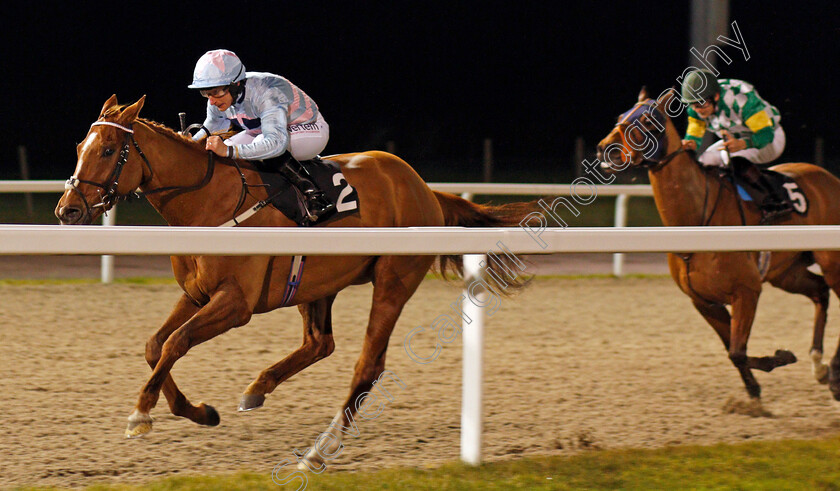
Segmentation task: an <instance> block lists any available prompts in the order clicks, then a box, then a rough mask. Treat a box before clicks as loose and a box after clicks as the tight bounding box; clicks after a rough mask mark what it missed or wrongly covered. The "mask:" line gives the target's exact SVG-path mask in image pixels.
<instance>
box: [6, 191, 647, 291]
mask: <svg viewBox="0 0 840 491" xmlns="http://www.w3.org/2000/svg"><path fill="white" fill-rule="evenodd" d="M429 186H430V187H431V188H432V189H436V190H439V191H445V192H449V193H454V194H459V193H460V194H461V195H462V196H463V197H464V198H465V199H469V200H472V198H473V196H474V195H476V194H482V195H512V196H569V195H570V194H571V193H572V189H571V185H570V184H499V183H451V182H433V183H429ZM594 189H595V192H596V193H597V195H598V196H618V199H616V202H615V226H616V227H624V226H625V225H626V223H627V209H628V200H629V198H630V196H653V191H652V190H651V188H650V186H647V185H610V186H601V185H599V186H594ZM61 192H64V181H34V180H26V181H2V180H0V193H61ZM115 215H116V207H114V208H113V209H112V211H111V212H110V213H109V214H108V215H107V216H106V217H104V218H103V223H102V224H103V225H106V226H108V225H114V224H115V223H116V219H115ZM101 269H102V274H101V276H102V282H103V283H110V282H111V281H113V278H114V258H113V257H111V256H103V257H102V268H101ZM623 272H624V255H623V254H622V253H615V254H613V275H615V276H622V275H623Z"/></svg>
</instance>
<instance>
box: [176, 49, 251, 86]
mask: <svg viewBox="0 0 840 491" xmlns="http://www.w3.org/2000/svg"><path fill="white" fill-rule="evenodd" d="M240 80H245V65H243V64H242V62H241V61H240V60H239V57H238V56H236V53H234V52H233V51H228V50H226V49H214V50H212V51H208V52H206V53H204V55H202V56H201V58H199V59H198V62H197V63H196V64H195V71H194V72H193V82H192V84H191V85H189V88H190V89H209V88H212V87H223V86H227V85H230V84H232V83H236V82H239V81H240Z"/></svg>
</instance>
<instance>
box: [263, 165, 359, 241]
mask: <svg viewBox="0 0 840 491" xmlns="http://www.w3.org/2000/svg"><path fill="white" fill-rule="evenodd" d="M250 162H251V164H253V165H254V167H255V168H256V169H257V172H258V173H259V175H260V179H262V182H263V184H264V185H265V186H266V187H267V189H266V192H267V193H268V199H267V201H268V202H269V203H270V204H271V205H272V206H274V207H275V208H277V209H278V210H280V212H281V213H283V214H284V215H286V217H288V218H289V219H290V220H292V221H294V222H295V223H297V224H298V225H299V226H317V225H324V224H327V223H330V222H333V221H335V220H339V219H341V218H344V217H346V216H349V215H353V214H358V213H359V211H360V210H359V195H358V193H357V192H356V189H355V188H354V187H353V186H351V185H350V184H349V183H348V182H347V180H346V179H345V178H344V174H342V173H341V167H340V166H339V164H338V163H337V162H333V161H331V160H324V159H320V158H318V159H316V163H315V164H314V165H313V162H312V161H305V162H301V167H303V168H304V170H305V171H306V173H307V174H308V176H307V177H308V178H309V179H310V180H312V182H314V183H315V185H316V186H318V188H320V189H321V190H322V191H323V192H324V197H325V198H326V199H327V200H329V201H330V202H331V203H334V204H335V208H333V211H332V212H330V213H327V214H324V215H322V216H321V217H320V218H319V219H318V221H317V222H314V223H313V222H310V221H309V220H308V219H307V218H306V215H307V214H306V206H305V201H304V197H303V195H301V193H300V191H298V189H297V188H296V187H295V186H292V184H291V183H290V182H289V181H288V180H287V179H286V178H285V177H283V176H282V175H281V174H279V173H278V172H277V170H276V169H274V168H273V167H272V166H270V165H267V164H266V163H265V162H263V161H261V160H252V161H250Z"/></svg>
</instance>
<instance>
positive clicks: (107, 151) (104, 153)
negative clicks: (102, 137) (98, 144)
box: [102, 148, 114, 157]
mask: <svg viewBox="0 0 840 491" xmlns="http://www.w3.org/2000/svg"><path fill="white" fill-rule="evenodd" d="M111 155H114V149H113V148H106V149H105V150H103V151H102V156H103V157H110V156H111Z"/></svg>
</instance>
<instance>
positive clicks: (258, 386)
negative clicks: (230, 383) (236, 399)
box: [239, 295, 335, 411]
mask: <svg viewBox="0 0 840 491" xmlns="http://www.w3.org/2000/svg"><path fill="white" fill-rule="evenodd" d="M334 300H335V295H332V296H329V297H326V298H322V299H320V300H316V301H314V302H310V303H307V304H302V305H299V306H298V309H299V310H300V314H301V316H303V344H302V345H301V346H300V348H298V349H296V350H295V351H294V352H293V353H292V354H290V355H289V356H287V357H286V358H283V360H281V361H280V362H278V363H275V364H274V365H272V366H270V367H268V368H266V369H265V370H263V371H262V373H260V375H259V376H258V377H257V378H256V379H255V380H254V381H253V382H251V384H250V385H249V386H248V388H247V389H245V393H244V394H243V395H242V400H241V401H240V403H239V410H240V411H250V410H252V409H257V408H259V407H261V406H262V405H263V402H265V395H266V394H270V393H271V392H272V391H273V390H274V389H275V388H276V387H277V386H278V385H280V384H281V383H282V382H283V381H285V380H287V379H288V378H289V377H291V376H292V375H294V374H296V373H298V372H299V371H301V370H303V369H304V368H306V367H308V366H309V365H312V364H313V363H315V362H316V361H318V360H322V359H324V358H326V357H328V356H330V354H332V352H333V350H334V349H335V343H334V342H333V334H332V304H333V301H334Z"/></svg>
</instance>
